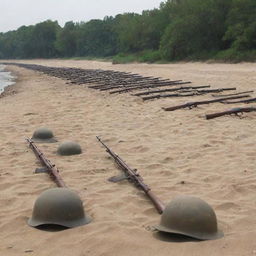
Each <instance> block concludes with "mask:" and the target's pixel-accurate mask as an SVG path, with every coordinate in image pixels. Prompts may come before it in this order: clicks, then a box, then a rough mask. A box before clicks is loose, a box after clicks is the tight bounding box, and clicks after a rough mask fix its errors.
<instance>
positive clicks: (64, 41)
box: [55, 21, 78, 57]
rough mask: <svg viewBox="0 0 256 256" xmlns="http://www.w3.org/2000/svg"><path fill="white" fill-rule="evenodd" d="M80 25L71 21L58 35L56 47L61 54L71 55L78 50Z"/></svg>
mask: <svg viewBox="0 0 256 256" xmlns="http://www.w3.org/2000/svg"><path fill="white" fill-rule="evenodd" d="M77 38H78V26H77V25H76V24H75V23H74V22H73V21H69V22H67V23H66V24H65V26H64V27H63V29H60V30H59V31H58V33H57V36H56V41H55V48H56V50H57V51H58V52H59V54H60V55H61V56H65V57H71V56H74V55H75V54H76V51H77Z"/></svg>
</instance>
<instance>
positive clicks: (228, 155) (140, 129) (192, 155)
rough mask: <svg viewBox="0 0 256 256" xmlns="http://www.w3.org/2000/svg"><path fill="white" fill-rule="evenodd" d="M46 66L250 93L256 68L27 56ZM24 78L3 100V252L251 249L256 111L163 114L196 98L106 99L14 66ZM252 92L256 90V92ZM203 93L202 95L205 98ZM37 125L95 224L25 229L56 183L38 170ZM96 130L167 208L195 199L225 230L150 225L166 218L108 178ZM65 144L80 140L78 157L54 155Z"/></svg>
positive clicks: (110, 171) (126, 254)
mask: <svg viewBox="0 0 256 256" xmlns="http://www.w3.org/2000/svg"><path fill="white" fill-rule="evenodd" d="M20 62H23V63H35V64H40V65H47V66H62V67H79V68H95V69H96V68H101V69H111V70H119V71H126V72H133V73H139V74H142V75H145V76H150V75H152V76H156V77H163V78H170V79H172V80H178V79H183V80H187V81H192V82H193V83H192V85H205V84H211V85H212V87H213V88H219V87H237V89H238V90H240V91H244V90H252V89H255V84H256V75H255V70H256V65H255V64H251V63H243V64H236V65H234V64H203V63H188V64H166V65H155V64H154V65H148V64H129V65H112V64H111V63H108V62H97V61H72V60H67V61H63V60H33V61H32V60H31V61H20ZM8 70H10V71H12V72H13V73H14V74H15V75H16V76H17V77H18V80H17V82H16V84H15V86H14V87H13V88H15V91H16V93H15V94H13V95H11V94H9V95H8V94H7V95H6V96H5V97H2V98H1V99H0V110H1V113H2V114H1V119H0V132H1V134H2V141H1V142H2V147H1V150H0V163H1V165H0V176H1V179H0V191H1V193H0V207H1V209H2V210H1V212H0V228H1V230H2V232H1V234H0V241H1V242H0V244H1V247H0V254H1V255H23V254H26V255H27V254H29V255H54V254H56V255H60V254H61V255H97V256H98V255H111V256H112V255H118V256H119V255H122V256H130V255H147V256H148V255H170V254H173V255H190V256H191V255H194V256H198V255H206V254H207V255H210V256H211V255H214V256H217V255H232V256H234V255H237V256H238V255H239V256H240V255H254V254H255V252H256V244H255V238H254V237H255V235H256V220H255V217H254V215H255V210H256V200H255V189H256V183H255V182H256V176H255V143H254V141H255V140H256V133H255V117H256V114H255V113H249V114H246V115H245V117H244V118H241V119H240V118H238V117H233V116H226V117H222V118H219V119H216V120H211V121H207V120H205V119H204V118H203V116H204V114H205V113H212V112H215V111H221V110H223V109H224V108H227V107H226V106H223V105H221V104H216V105H209V106H202V107H199V108H197V109H193V110H180V111H175V112H171V113H167V112H165V111H163V110H162V109H161V107H167V106H172V105H176V104H178V103H182V102H184V101H190V100H194V99H190V98H186V100H184V99H164V100H160V101H158V100H156V101H152V102H148V103H145V102H142V101H141V100H140V99H138V98H136V97H132V96H129V95H109V94H108V93H104V92H99V91H95V90H91V89H88V88H86V86H85V85H68V84H66V81H64V80H61V79H58V78H54V77H49V76H47V75H44V74H42V73H38V72H34V71H31V70H27V69H23V68H18V67H15V66H9V67H8ZM254 95H255V94H254ZM204 97H205V98H207V96H202V98H204ZM41 126H46V127H49V128H51V129H52V130H53V132H54V133H55V135H56V137H57V138H58V141H59V142H58V143H56V144H38V146H39V148H40V149H41V150H42V151H43V152H44V153H45V155H46V157H47V158H49V159H50V160H51V161H52V162H53V163H55V164H56V166H57V167H58V169H59V170H60V173H61V176H62V177H63V179H64V181H65V182H66V184H68V186H69V187H70V188H72V189H74V190H75V191H76V192H77V193H78V194H79V195H80V197H81V199H82V201H83V202H84V208H85V210H86V212H87V214H89V215H90V216H91V217H92V218H93V221H92V223H90V224H89V225H86V226H81V227H78V228H74V229H69V230H64V231H61V232H45V231H41V230H37V229H34V228H31V227H29V226H28V225H27V224H26V221H27V220H28V218H29V217H30V216H31V213H32V208H33V204H34V201H35V200H36V198H37V197H38V195H39V194H40V193H41V192H42V191H44V190H45V189H48V188H50V187H55V185H54V183H53V182H52V181H51V180H50V179H49V177H48V176H47V175H46V174H34V173H33V171H34V169H35V168H36V167H39V166H40V165H39V163H38V162H37V160H36V158H35V156H34V154H33V152H32V151H31V150H30V149H29V148H28V146H27V145H26V143H25V141H24V137H26V136H29V137H30V136H32V133H33V131H34V130H35V129H37V128H38V127H41ZM96 135H99V136H101V137H102V139H103V141H105V142H106V143H107V145H108V146H109V147H110V148H111V149H112V150H114V151H115V152H116V153H118V154H119V155H120V156H121V157H122V158H123V159H124V160H125V161H126V162H127V163H128V164H129V165H130V166H131V167H133V168H137V169H138V170H139V172H140V174H141V175H142V177H143V178H144V181H145V183H147V184H148V185H149V186H150V187H151V188H152V190H153V191H154V192H155V193H156V194H157V195H158V197H160V198H161V199H162V200H163V201H164V202H165V203H167V202H169V201H170V200H171V199H173V198H174V197H175V196H177V195H181V194H187V195H194V196H198V197H200V198H202V199H203V200H205V201H207V202H208V203H209V204H210V205H211V206H212V207H213V208H214V210H215V212H216V214H217V218H218V223H219V228H220V229H221V230H223V232H224V233H225V237H224V238H222V239H219V240H212V241H204V242H198V241H194V240H189V239H187V240H185V241H184V240H182V239H181V238H177V237H173V236H165V235H162V234H161V235H159V234H158V233H156V232H153V230H152V225H155V224H157V223H158V222H159V220H160V216H159V215H158V214H157V212H156V211H155V209H154V208H153V206H152V205H151V203H150V201H149V200H148V199H147V198H146V197H145V196H144V195H143V193H142V192H140V191H138V190H137V189H136V188H135V187H133V186H132V185H131V184H130V183H128V182H126V181H123V182H122V183H119V184H113V183H110V182H108V181H107V179H108V178H109V177H111V176H113V175H115V174H117V173H119V170H118V169H117V168H116V166H115V165H114V164H113V161H112V160H111V159H109V158H108V155H107V153H106V152H105V151H104V149H103V148H102V147H101V146H100V145H99V143H98V142H97V140H96V139H95V136H96ZM65 140H74V141H77V142H78V143H79V144H80V145H81V147H82V149H83V154H81V155H77V156H72V157H61V156H58V155H56V149H57V146H58V145H59V144H60V143H61V142H62V141H65Z"/></svg>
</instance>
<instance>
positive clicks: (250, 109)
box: [205, 107, 256, 120]
mask: <svg viewBox="0 0 256 256" xmlns="http://www.w3.org/2000/svg"><path fill="white" fill-rule="evenodd" d="M253 111H256V107H248V108H232V109H230V110H227V111H223V112H217V113H213V114H208V115H205V118H206V119H207V120H209V119H213V118H216V117H220V116H225V115H232V114H235V115H238V114H239V113H244V112H253Z"/></svg>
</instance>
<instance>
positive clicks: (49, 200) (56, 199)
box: [28, 188, 91, 228]
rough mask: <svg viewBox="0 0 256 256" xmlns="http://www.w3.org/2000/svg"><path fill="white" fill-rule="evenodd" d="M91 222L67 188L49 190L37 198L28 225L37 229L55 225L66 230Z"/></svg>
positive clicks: (75, 195) (80, 204) (76, 198)
mask: <svg viewBox="0 0 256 256" xmlns="http://www.w3.org/2000/svg"><path fill="white" fill-rule="evenodd" d="M90 221H91V218H90V217H89V216H86V215H85V213H84V208H83V203H82V201H81V199H80V198H79V196H78V195H77V194H76V193H74V192H73V191H71V190H70V189H68V188H51V189H48V190H46V191H44V192H42V193H41V194H40V195H39V197H38V198H37V200H36V202H35V204H34V208H33V214H32V217H31V218H30V219H29V220H28V224H29V225H30V226H32V227H37V226H40V225H46V224H55V225H60V226H64V227H68V228H73V227H77V226H82V225H85V224H88V223H89V222H90Z"/></svg>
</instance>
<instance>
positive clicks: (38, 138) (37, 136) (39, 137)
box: [32, 127, 57, 143]
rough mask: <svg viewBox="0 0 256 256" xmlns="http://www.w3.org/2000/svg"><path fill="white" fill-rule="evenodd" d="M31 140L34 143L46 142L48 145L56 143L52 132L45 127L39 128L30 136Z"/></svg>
mask: <svg viewBox="0 0 256 256" xmlns="http://www.w3.org/2000/svg"><path fill="white" fill-rule="evenodd" d="M32 140H33V141H35V142H48V143H52V142H56V141H57V140H56V139H55V138H54V136H53V133H52V131H51V130H50V129H48V128H45V127H41V128H39V129H37V130H36V131H35V132H34V134H33V136H32Z"/></svg>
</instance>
